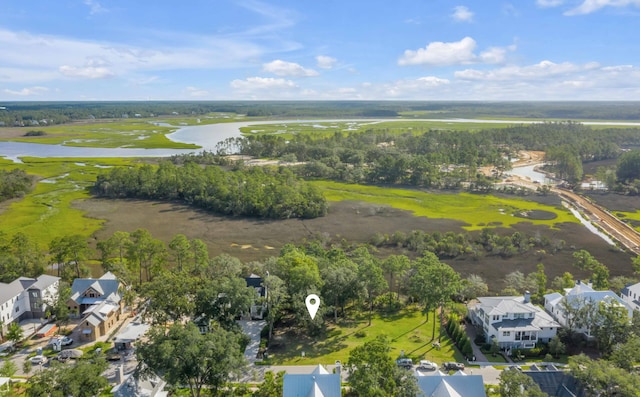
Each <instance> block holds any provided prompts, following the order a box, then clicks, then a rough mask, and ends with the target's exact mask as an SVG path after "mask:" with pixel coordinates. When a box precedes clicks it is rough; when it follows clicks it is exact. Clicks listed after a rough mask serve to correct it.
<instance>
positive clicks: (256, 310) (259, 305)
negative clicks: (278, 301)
mask: <svg viewBox="0 0 640 397" xmlns="http://www.w3.org/2000/svg"><path fill="white" fill-rule="evenodd" d="M244 280H245V281H246V282H247V287H250V288H254V289H255V290H256V294H257V295H258V300H257V301H255V300H254V301H253V302H252V303H251V309H250V314H251V319H252V320H262V318H263V317H264V313H265V310H266V309H267V304H266V302H267V287H265V286H264V280H263V279H262V277H260V276H258V275H256V274H251V275H250V276H249V277H245V279H244Z"/></svg>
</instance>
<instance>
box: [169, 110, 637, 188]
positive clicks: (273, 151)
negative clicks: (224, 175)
mask: <svg viewBox="0 0 640 397" xmlns="http://www.w3.org/2000/svg"><path fill="white" fill-rule="evenodd" d="M638 145H640V128H610V129H593V128H590V127H588V126H585V125H582V124H578V123H573V122H562V123H555V122H554V123H541V124H530V125H518V126H513V127H507V128H492V129H486V130H482V131H479V132H469V131H446V130H431V129H428V128H424V130H422V129H420V128H419V127H418V128H416V127H415V126H413V127H411V128H408V127H407V129H406V130H404V131H403V130H398V129H396V128H394V129H391V128H389V127H385V126H372V127H370V128H368V129H367V130H366V131H364V132H360V133H358V132H350V133H344V132H340V131H336V132H335V133H333V134H329V135H327V136H325V137H320V138H319V137H317V136H314V137H311V136H309V135H304V134H300V135H296V136H294V137H292V138H285V137H283V136H280V135H250V136H246V137H241V138H230V139H227V140H226V141H224V142H221V143H220V144H219V145H218V147H217V154H228V153H232V152H234V153H240V154H242V155H247V156H253V157H259V158H277V159H282V160H286V161H300V162H305V164H304V165H300V166H298V167H296V168H295V170H296V172H297V173H298V174H299V175H300V176H303V177H307V178H324V179H333V180H337V181H342V182H353V183H362V182H366V183H385V184H396V183H401V184H407V185H413V186H423V187H435V188H445V189H446V188H459V187H461V185H462V183H463V182H465V181H466V182H470V183H471V185H470V188H471V189H472V190H489V189H491V187H492V182H491V180H490V179H488V178H486V177H485V176H483V175H481V174H478V173H477V172H476V170H477V167H479V166H485V165H492V166H494V167H495V168H496V175H499V172H500V171H504V170H508V169H510V167H511V162H510V160H509V159H510V158H515V157H516V156H517V152H518V150H523V149H526V150H541V151H545V152H547V155H548V158H547V160H548V161H551V162H553V165H552V170H554V171H555V172H557V173H558V175H559V176H560V177H562V178H565V179H567V180H570V181H572V182H574V181H578V180H580V179H581V177H582V162H588V161H596V160H604V159H611V158H616V157H617V156H619V155H620V153H621V148H622V147H630V146H638ZM188 157H193V158H192V159H193V160H196V161H199V162H202V163H206V162H207V161H212V162H215V161H219V158H216V157H215V156H212V155H208V156H207V155H205V154H202V155H199V156H186V157H185V158H188ZM179 158H180V157H176V158H174V161H180V160H178V159H179Z"/></svg>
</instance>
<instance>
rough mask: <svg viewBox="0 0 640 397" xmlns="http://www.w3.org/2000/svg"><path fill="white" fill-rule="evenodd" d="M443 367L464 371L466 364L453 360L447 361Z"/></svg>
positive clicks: (448, 369)
mask: <svg viewBox="0 0 640 397" xmlns="http://www.w3.org/2000/svg"><path fill="white" fill-rule="evenodd" d="M442 367H443V368H444V369H446V370H447V371H452V370H453V371H464V364H463V363H454V362H452V361H450V362H446V363H444V364H442Z"/></svg>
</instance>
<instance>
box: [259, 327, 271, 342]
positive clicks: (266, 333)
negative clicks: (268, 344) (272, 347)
mask: <svg viewBox="0 0 640 397" xmlns="http://www.w3.org/2000/svg"><path fill="white" fill-rule="evenodd" d="M268 338H269V325H268V324H267V325H265V326H264V327H262V329H261V330H260V339H268Z"/></svg>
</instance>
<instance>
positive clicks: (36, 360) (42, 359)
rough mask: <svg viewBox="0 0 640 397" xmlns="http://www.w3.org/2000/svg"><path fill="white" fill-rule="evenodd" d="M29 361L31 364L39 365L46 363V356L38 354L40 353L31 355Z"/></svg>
mask: <svg viewBox="0 0 640 397" xmlns="http://www.w3.org/2000/svg"><path fill="white" fill-rule="evenodd" d="M29 361H31V364H33V365H41V364H46V362H47V358H46V357H45V356H43V355H41V354H40V355H37V356H33V357H31V358H30V359H29Z"/></svg>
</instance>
